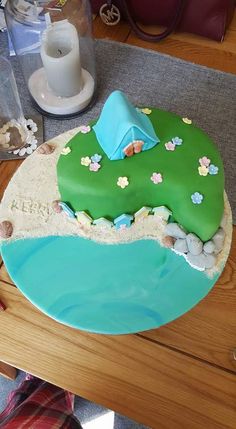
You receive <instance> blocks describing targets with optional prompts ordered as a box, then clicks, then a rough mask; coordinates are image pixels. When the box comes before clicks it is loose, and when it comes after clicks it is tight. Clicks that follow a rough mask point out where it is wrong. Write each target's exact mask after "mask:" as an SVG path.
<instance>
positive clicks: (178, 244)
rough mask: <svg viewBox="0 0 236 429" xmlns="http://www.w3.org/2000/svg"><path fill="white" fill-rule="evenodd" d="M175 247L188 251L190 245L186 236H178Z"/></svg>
mask: <svg viewBox="0 0 236 429" xmlns="http://www.w3.org/2000/svg"><path fill="white" fill-rule="evenodd" d="M174 249H175V250H176V251H177V252H180V253H187V252H188V246H187V242H186V240H185V238H178V239H177V240H176V242H175V244H174Z"/></svg>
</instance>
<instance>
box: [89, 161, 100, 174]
mask: <svg viewBox="0 0 236 429" xmlns="http://www.w3.org/2000/svg"><path fill="white" fill-rule="evenodd" d="M99 168H101V165H100V164H98V162H91V164H90V165H89V170H90V171H95V172H96V171H98V170H99Z"/></svg>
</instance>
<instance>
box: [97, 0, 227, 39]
mask: <svg viewBox="0 0 236 429" xmlns="http://www.w3.org/2000/svg"><path fill="white" fill-rule="evenodd" d="M90 1H91V4H92V9H93V11H94V12H95V13H97V12H98V11H99V9H100V7H101V6H102V4H104V3H106V0H90ZM125 1H126V4H127V6H128V8H129V10H130V14H131V16H132V18H133V19H134V20H135V21H139V22H141V23H143V24H158V25H163V26H166V27H168V26H169V25H170V24H171V21H172V19H173V17H174V15H175V13H176V9H177V8H178V4H179V0H164V1H163V0H145V1H143V0H125ZM112 3H114V4H115V5H117V6H118V7H119V9H120V10H122V3H123V0H113V1H112ZM234 7H235V0H204V1H199V0H186V2H185V6H184V10H183V13H182V16H181V19H180V23H179V26H178V30H180V31H186V32H189V33H196V34H199V35H201V36H205V37H209V38H211V39H215V40H218V41H220V40H222V38H223V37H224V34H225V31H226V28H227V26H228V25H229V23H230V21H231V19H232V16H233V12H234Z"/></svg>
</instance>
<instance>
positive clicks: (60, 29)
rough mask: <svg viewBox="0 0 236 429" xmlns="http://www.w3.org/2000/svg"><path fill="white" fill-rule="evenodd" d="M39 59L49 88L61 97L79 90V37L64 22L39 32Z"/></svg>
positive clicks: (69, 25) (66, 21) (72, 94)
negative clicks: (40, 41) (40, 37)
mask: <svg viewBox="0 0 236 429" xmlns="http://www.w3.org/2000/svg"><path fill="white" fill-rule="evenodd" d="M40 54H41V58H42V62H43V66H44V71H45V74H46V77H47V81H48V85H49V87H50V89H51V90H52V91H53V93H54V94H55V95H57V96H60V97H72V96H74V95H76V94H78V93H79V92H80V91H81V89H82V81H81V80H82V79H81V65H80V52H79V37H78V33H77V30H76V28H75V26H74V25H73V24H71V23H70V22H68V20H67V19H65V20H63V21H58V22H55V23H53V24H51V25H49V26H48V27H47V28H46V30H44V32H43V33H42V44H41V51H40Z"/></svg>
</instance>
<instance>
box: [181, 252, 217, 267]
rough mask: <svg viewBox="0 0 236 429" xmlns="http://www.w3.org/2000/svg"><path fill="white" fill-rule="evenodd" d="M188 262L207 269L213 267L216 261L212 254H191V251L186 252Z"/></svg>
mask: <svg viewBox="0 0 236 429" xmlns="http://www.w3.org/2000/svg"><path fill="white" fill-rule="evenodd" d="M187 260H188V262H189V263H190V264H191V265H193V266H194V267H197V268H199V269H201V270H205V269H209V268H212V267H214V265H215V263H216V257H215V256H214V255H207V254H205V253H200V255H193V254H192V253H190V252H189V253H188V254H187Z"/></svg>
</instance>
